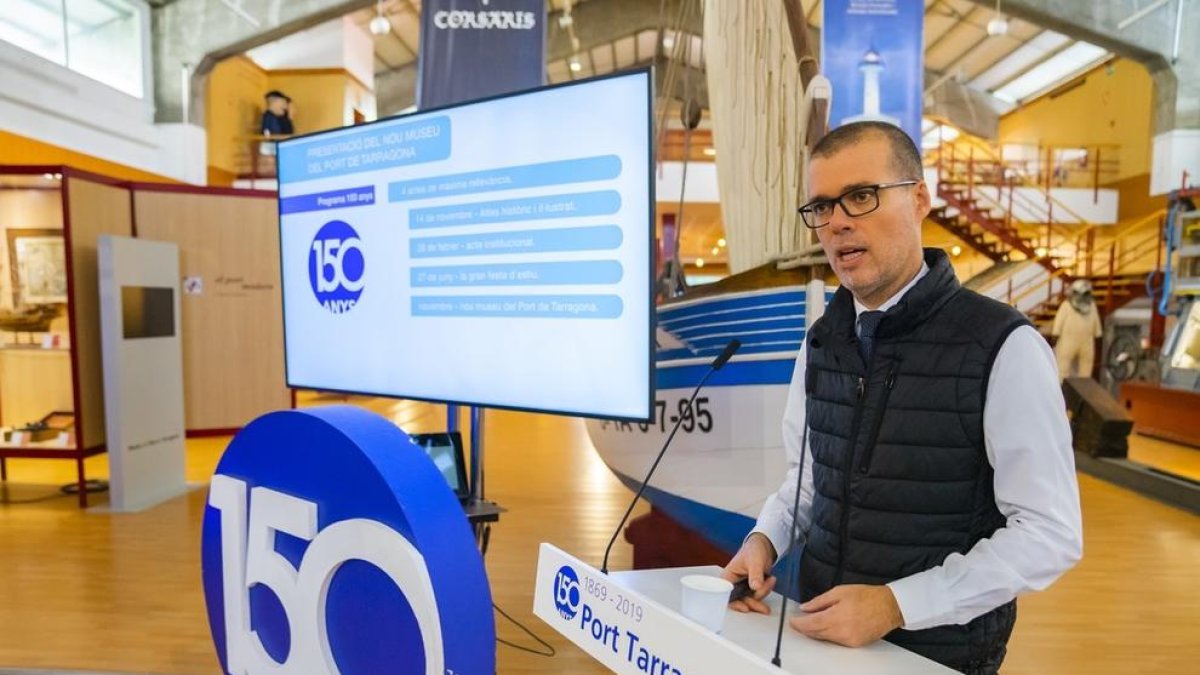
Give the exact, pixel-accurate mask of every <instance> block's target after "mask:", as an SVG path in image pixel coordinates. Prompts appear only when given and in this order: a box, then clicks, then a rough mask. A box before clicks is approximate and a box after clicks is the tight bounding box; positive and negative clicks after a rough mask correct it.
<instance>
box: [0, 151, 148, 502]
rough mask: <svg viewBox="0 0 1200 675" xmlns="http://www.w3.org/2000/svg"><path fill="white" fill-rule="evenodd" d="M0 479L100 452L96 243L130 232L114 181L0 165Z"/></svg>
mask: <svg viewBox="0 0 1200 675" xmlns="http://www.w3.org/2000/svg"><path fill="white" fill-rule="evenodd" d="M0 230H3V232H0V480H7V479H8V465H7V460H8V459H9V458H14V457H19V458H38V459H59V460H67V461H73V462H75V464H76V468H77V475H78V489H79V493H80V495H79V499H80V505H86V503H87V494H86V489H85V488H86V483H87V479H86V476H85V475H84V459H85V458H87V457H89V456H91V455H95V454H99V453H101V452H104V448H105V446H104V439H105V436H104V402H103V392H102V383H101V379H100V375H101V373H100V356H99V339H98V333H97V328H96V318H95V316H96V313H97V311H98V308H97V300H96V297H97V295H96V293H97V291H96V285H97V277H96V256H95V250H96V239H97V237H99V236H100V235H101V234H116V235H125V236H129V235H131V234H132V221H131V216H130V207H129V196H128V192H127V191H126V190H124V189H122V188H120V187H119V186H118V185H117V181H114V180H111V179H108V178H105V177H103V176H96V175H92V174H88V173H85V172H80V171H75V170H72V169H69V168H66V167H62V166H19V167H13V166H0Z"/></svg>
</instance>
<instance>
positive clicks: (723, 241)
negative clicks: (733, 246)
mask: <svg viewBox="0 0 1200 675" xmlns="http://www.w3.org/2000/svg"><path fill="white" fill-rule="evenodd" d="M717 246H720V247H721V248H725V238H724V237H722V238H720V239H718V240H717Z"/></svg>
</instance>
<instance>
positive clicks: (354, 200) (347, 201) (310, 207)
mask: <svg viewBox="0 0 1200 675" xmlns="http://www.w3.org/2000/svg"><path fill="white" fill-rule="evenodd" d="M374 203H375V186H374V185H364V186H362V187H353V188H346V189H344V190H330V191H329V192H317V193H314V194H310V195H296V196H294V197H284V198H282V199H280V200H279V213H281V214H283V215H285V216H286V215H287V214H289V213H306V212H308V211H327V210H329V209H346V208H350V207H352V206H370V205H372V204H374Z"/></svg>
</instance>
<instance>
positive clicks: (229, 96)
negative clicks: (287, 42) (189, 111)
mask: <svg viewBox="0 0 1200 675" xmlns="http://www.w3.org/2000/svg"><path fill="white" fill-rule="evenodd" d="M270 89H271V87H270V85H269V84H268V82H267V73H266V71H264V70H263V69H262V68H259V67H258V65H257V64H255V63H254V62H253V61H251V60H250V59H248V58H246V57H244V56H235V57H233V58H231V59H226V60H224V61H222V62H220V63H218V64H217V65H216V67H215V68H213V71H212V73H211V74H210V75H209V78H208V101H207V102H206V106H207V107H206V112H205V127H206V129H207V132H208V165H209V167H212V168H215V169H217V170H219V171H220V172H221V174H218V175H226V174H228V175H236V174H238V173H242V172H244V171H245V170H247V166H246V165H247V158H248V157H249V152H250V149H249V148H250V145H249V144H250V137H251V136H255V135H257V134H258V132H259V122H260V120H261V118H262V113H263V107H264V105H265V101H264V99H263V96H264V95H265V94H266V93H267V92H268V91H270ZM209 175H210V177H211V176H212V175H213V173H212V172H211V171H210V174H209Z"/></svg>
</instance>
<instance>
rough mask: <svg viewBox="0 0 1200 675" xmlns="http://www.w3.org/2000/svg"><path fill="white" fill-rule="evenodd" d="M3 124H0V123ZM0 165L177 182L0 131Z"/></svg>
mask: <svg viewBox="0 0 1200 675" xmlns="http://www.w3.org/2000/svg"><path fill="white" fill-rule="evenodd" d="M0 123H2V122H0ZM0 164H50V165H64V166H70V167H74V168H76V169H82V170H84V171H90V172H92V173H98V174H101V175H103V176H108V177H110V178H117V179H120V180H133V181H140V182H148V183H175V184H178V183H179V181H177V180H172V179H170V178H166V177H164V176H160V175H158V174H155V173H149V172H147V171H142V170H140V169H134V168H133V167H129V166H125V165H124V164H117V163H116V162H109V161H107V160H103V159H100V158H98V157H92V156H91V155H85V154H83V153H81V152H75V151H74V150H67V149H66V148H60V147H58V146H57V145H52V144H50V143H43V142H42V141H37V140H34V139H32V138H26V137H24V136H18V135H16V134H12V133H9V132H7V131H0Z"/></svg>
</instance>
